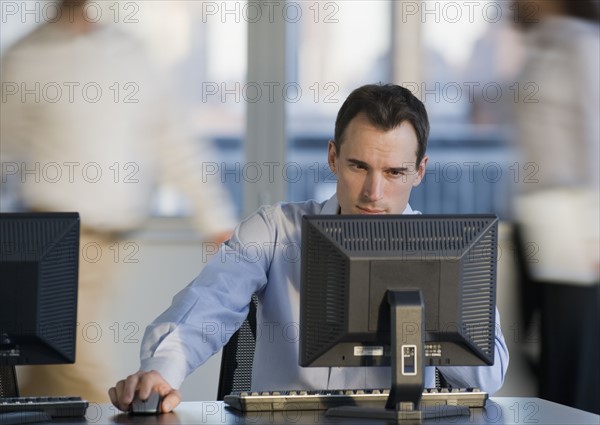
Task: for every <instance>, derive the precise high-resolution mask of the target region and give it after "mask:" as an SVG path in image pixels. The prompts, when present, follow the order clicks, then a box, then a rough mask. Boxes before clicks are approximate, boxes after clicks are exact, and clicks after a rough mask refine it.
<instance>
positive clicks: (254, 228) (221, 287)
mask: <svg viewBox="0 0 600 425" xmlns="http://www.w3.org/2000/svg"><path fill="white" fill-rule="evenodd" d="M275 237H276V232H275V228H274V226H273V224H272V221H271V219H270V216H269V211H268V210H267V209H266V208H265V209H262V210H261V211H259V212H258V213H257V214H255V215H253V216H251V217H250V218H248V219H247V220H245V221H244V222H242V223H241V224H240V225H239V226H238V227H237V228H236V230H235V232H234V234H233V236H232V238H231V239H230V240H229V241H228V242H226V243H225V244H222V245H221V247H220V249H219V251H218V252H217V253H215V254H214V255H213V257H212V258H211V260H210V261H209V263H208V264H207V265H206V267H205V268H204V269H203V270H202V272H201V273H200V274H199V275H198V277H197V278H196V279H194V280H193V281H192V282H191V283H190V284H189V285H188V286H187V287H185V288H184V289H183V290H182V291H181V292H179V293H178V294H177V295H176V296H175V297H174V298H173V302H172V304H171V306H170V307H169V308H168V309H167V310H166V311H165V312H164V313H162V314H161V315H160V316H159V317H158V318H157V319H156V320H155V321H154V322H153V323H151V324H150V325H149V326H148V328H147V329H146V332H145V334H144V339H143V341H142V346H141V355H140V357H141V370H144V371H150V370H156V371H158V372H159V373H160V374H161V375H162V376H163V378H164V379H166V380H167V382H169V384H170V385H171V386H172V387H173V388H178V387H179V386H180V385H181V384H182V382H183V380H184V379H185V378H186V377H187V376H188V375H189V374H190V373H192V372H193V371H194V370H195V369H196V368H197V367H198V366H200V365H202V364H203V363H204V362H205V361H206V360H208V358H209V357H210V356H212V355H213V354H215V353H216V352H218V351H219V350H220V349H221V347H222V346H223V345H225V344H226V343H227V341H228V340H229V338H230V337H231V335H233V333H234V332H235V331H236V330H237V329H238V328H239V327H240V326H241V324H242V323H243V321H244V320H245V318H246V316H247V315H248V310H249V308H248V304H249V303H250V300H251V297H252V294H254V293H257V292H260V291H261V290H262V289H263V288H264V286H265V285H266V283H267V273H268V269H269V265H270V263H271V259H272V256H273V247H274V246H275V244H274V243H273V241H275Z"/></svg>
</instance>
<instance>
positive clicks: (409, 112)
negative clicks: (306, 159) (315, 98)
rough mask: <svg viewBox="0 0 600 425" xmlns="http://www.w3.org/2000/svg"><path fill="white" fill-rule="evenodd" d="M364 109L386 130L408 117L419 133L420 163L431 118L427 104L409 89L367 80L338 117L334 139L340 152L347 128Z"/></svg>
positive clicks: (375, 123) (370, 120)
mask: <svg viewBox="0 0 600 425" xmlns="http://www.w3.org/2000/svg"><path fill="white" fill-rule="evenodd" d="M361 112H362V113H364V114H365V115H366V117H367V119H368V120H369V122H370V123H371V124H372V125H373V126H375V127H376V128H378V129H380V130H383V131H389V130H393V129H394V128H396V127H398V126H399V125H400V124H402V123H403V122H406V121H408V122H409V123H410V124H411V125H412V126H413V128H414V130H415V132H416V134H417V141H418V147H417V162H416V166H417V167H418V166H419V164H420V163H421V160H422V159H423V157H424V156H425V150H426V149H427V137H428V136H429V119H428V118H427V111H426V110H425V105H423V103H422V102H421V101H420V100H419V99H417V98H416V97H415V96H414V95H413V94H412V93H411V92H410V90H408V89H406V88H404V87H401V86H398V85H394V84H385V85H379V84H368V85H366V86H362V87H359V88H357V89H355V90H354V91H353V92H352V93H350V96H348V98H347V99H346V101H345V102H344V104H343V105H342V107H341V108H340V110H339V112H338V115H337V118H336V120H335V134H334V140H333V142H334V143H335V148H336V153H337V155H339V154H340V148H341V146H342V143H343V142H344V132H345V131H346V128H347V127H348V125H349V124H350V121H352V120H353V119H354V117H356V116H357V115H358V114H360V113H361Z"/></svg>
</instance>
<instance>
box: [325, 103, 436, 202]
mask: <svg viewBox="0 0 600 425" xmlns="http://www.w3.org/2000/svg"><path fill="white" fill-rule="evenodd" d="M417 146H418V142H417V135H416V133H415V130H414V129H413V126H412V125H411V124H410V123H409V122H403V123H402V124H401V125H400V126H399V127H396V128H394V129H392V130H390V131H383V130H379V129H377V128H375V127H374V126H373V125H372V124H371V123H370V122H369V121H368V119H367V118H366V116H365V115H364V114H362V113H361V114H358V115H357V116H356V117H354V118H353V119H352V121H350V124H349V125H348V127H347V128H346V131H345V134H344V141H343V143H342V145H341V147H340V152H337V151H336V148H335V144H334V143H333V141H330V142H329V146H328V154H327V157H328V161H329V168H330V169H331V171H332V172H333V173H334V174H335V175H336V176H337V198H338V202H339V204H340V208H341V213H342V214H402V212H403V211H404V209H405V208H406V205H407V203H408V198H409V196H410V191H411V190H412V188H413V187H415V186H417V185H418V184H419V183H420V182H421V180H422V178H423V175H424V173H425V165H426V164H427V160H428V158H427V156H425V157H424V158H423V159H422V160H421V164H420V165H419V168H418V169H415V167H416V165H415V164H416V161H417ZM338 154H339V155H338Z"/></svg>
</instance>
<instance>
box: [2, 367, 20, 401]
mask: <svg viewBox="0 0 600 425" xmlns="http://www.w3.org/2000/svg"><path fill="white" fill-rule="evenodd" d="M18 396H19V386H18V385H17V373H16V371H15V367H14V366H0V397H18Z"/></svg>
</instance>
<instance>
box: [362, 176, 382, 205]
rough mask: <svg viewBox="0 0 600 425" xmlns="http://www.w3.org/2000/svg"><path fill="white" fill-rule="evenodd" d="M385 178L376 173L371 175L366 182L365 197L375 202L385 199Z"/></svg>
mask: <svg viewBox="0 0 600 425" xmlns="http://www.w3.org/2000/svg"><path fill="white" fill-rule="evenodd" d="M383 184H384V182H383V178H382V177H381V176H380V175H378V174H376V173H369V175H367V179H366V181H365V185H364V190H363V196H364V197H365V198H366V199H367V200H369V201H371V202H373V201H378V200H380V199H381V198H382V197H383Z"/></svg>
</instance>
